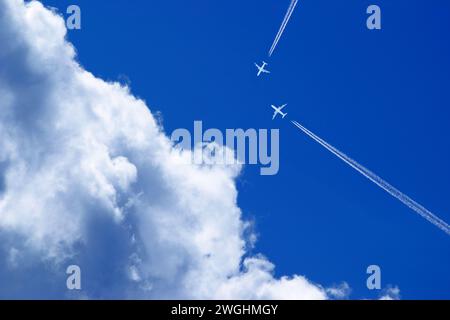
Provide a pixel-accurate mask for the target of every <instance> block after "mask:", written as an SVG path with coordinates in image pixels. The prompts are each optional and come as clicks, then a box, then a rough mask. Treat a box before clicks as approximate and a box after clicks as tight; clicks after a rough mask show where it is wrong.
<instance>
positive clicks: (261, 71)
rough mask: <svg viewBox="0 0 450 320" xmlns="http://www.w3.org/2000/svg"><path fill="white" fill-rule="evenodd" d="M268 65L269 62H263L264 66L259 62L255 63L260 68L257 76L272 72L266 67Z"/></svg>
mask: <svg viewBox="0 0 450 320" xmlns="http://www.w3.org/2000/svg"><path fill="white" fill-rule="evenodd" d="M267 65H268V63H267V62H264V61H263V62H262V66H259V65H258V64H257V63H255V66H256V68H258V74H257V77H259V76H260V75H261V74H262V73H270V71H269V70H267V69H265V67H266V66H267Z"/></svg>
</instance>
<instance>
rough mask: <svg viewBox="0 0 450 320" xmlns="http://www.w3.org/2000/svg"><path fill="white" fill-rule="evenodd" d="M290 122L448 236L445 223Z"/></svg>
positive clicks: (296, 123) (295, 123) (449, 227)
mask: <svg viewBox="0 0 450 320" xmlns="http://www.w3.org/2000/svg"><path fill="white" fill-rule="evenodd" d="M291 122H292V123H293V124H294V125H295V126H296V127H297V128H299V129H300V130H302V131H303V132H304V133H305V134H307V135H308V136H309V137H311V138H312V139H313V140H315V141H316V142H318V143H319V144H320V145H322V146H323V147H325V148H326V149H327V150H328V151H330V152H331V153H333V154H334V155H335V156H337V157H338V158H340V159H341V160H342V161H344V162H345V163H347V164H348V165H349V166H350V167H352V168H353V169H355V170H356V171H358V172H359V173H361V174H362V175H363V176H365V177H366V178H367V179H369V180H370V181H372V182H373V183H375V184H376V185H378V186H379V187H380V188H382V189H383V190H385V191H386V192H388V193H389V194H390V195H391V196H393V197H395V198H397V199H398V200H400V201H401V202H403V204H405V205H406V206H408V207H409V208H411V209H412V210H414V211H415V212H416V213H418V214H419V215H420V216H422V217H423V218H425V219H426V220H428V221H429V222H431V223H432V224H434V225H435V226H436V227H438V228H439V229H441V230H442V231H444V232H445V233H447V234H448V235H450V226H449V225H448V224H447V223H446V222H445V221H443V220H442V219H440V218H439V217H437V216H436V215H434V214H433V213H432V212H430V211H429V210H427V209H426V208H424V207H423V206H422V205H420V204H419V203H417V202H415V201H414V200H412V199H411V198H410V197H408V196H407V195H405V194H403V193H402V192H401V191H399V190H398V189H396V188H395V187H393V186H392V185H390V184H389V183H387V182H386V181H384V180H383V179H382V178H380V177H379V176H377V175H376V174H375V173H373V172H371V171H370V170H368V169H366V168H365V167H363V166H362V165H360V164H359V163H358V162H356V161H355V160H353V159H352V158H350V157H349V156H347V155H346V154H345V153H343V152H341V151H339V150H338V149H336V148H335V147H333V146H332V145H330V144H328V143H327V142H326V141H324V140H322V139H321V138H319V137H318V136H316V135H315V134H314V133H312V132H311V131H309V130H308V129H306V128H305V127H303V126H302V125H301V124H299V123H298V122H297V121H291Z"/></svg>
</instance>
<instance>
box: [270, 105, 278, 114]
mask: <svg viewBox="0 0 450 320" xmlns="http://www.w3.org/2000/svg"><path fill="white" fill-rule="evenodd" d="M271 107H272V109H273V110H275V113H277V112H278V109H277V108H276V107H275V106H274V105H271Z"/></svg>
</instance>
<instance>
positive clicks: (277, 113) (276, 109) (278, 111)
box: [271, 104, 287, 120]
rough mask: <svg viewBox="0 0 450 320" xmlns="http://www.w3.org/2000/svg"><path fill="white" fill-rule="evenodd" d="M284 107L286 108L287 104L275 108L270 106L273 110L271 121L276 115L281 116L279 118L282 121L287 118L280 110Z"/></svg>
mask: <svg viewBox="0 0 450 320" xmlns="http://www.w3.org/2000/svg"><path fill="white" fill-rule="evenodd" d="M286 106H287V104H283V105H282V106H281V107H279V108H277V107H275V106H274V105H271V107H272V109H274V110H275V112H274V113H273V117H272V120H274V119H275V118H276V117H277V115H281V117H282V118H283V119H284V117H286V116H287V113H283V112H281V110H283V108H284V107H286Z"/></svg>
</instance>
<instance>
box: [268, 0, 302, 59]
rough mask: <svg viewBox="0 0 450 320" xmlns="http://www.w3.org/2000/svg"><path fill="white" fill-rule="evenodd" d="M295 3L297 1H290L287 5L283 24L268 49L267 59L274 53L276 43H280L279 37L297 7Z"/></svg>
mask: <svg viewBox="0 0 450 320" xmlns="http://www.w3.org/2000/svg"><path fill="white" fill-rule="evenodd" d="M297 2H298V0H291V4H290V5H289V8H288V10H287V12H286V15H285V16H284V19H283V22H282V23H281V26H280V29H279V30H278V33H277V36H276V37H275V40H274V41H273V44H272V47H271V48H270V51H269V57H270V56H272V53H273V52H274V51H275V48H276V47H277V44H278V41H280V39H281V36H282V35H283V32H284V29H286V26H287V24H288V22H289V20H290V19H291V16H292V13H293V12H294V10H295V7H296V6H297Z"/></svg>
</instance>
